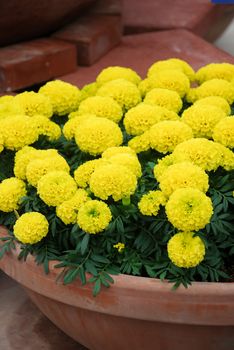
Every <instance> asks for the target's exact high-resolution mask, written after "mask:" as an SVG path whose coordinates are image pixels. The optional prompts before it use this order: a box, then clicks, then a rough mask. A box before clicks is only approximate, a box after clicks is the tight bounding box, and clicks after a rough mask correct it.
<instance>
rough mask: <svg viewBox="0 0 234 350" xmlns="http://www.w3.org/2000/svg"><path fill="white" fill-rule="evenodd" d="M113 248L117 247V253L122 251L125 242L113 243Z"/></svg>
mask: <svg viewBox="0 0 234 350" xmlns="http://www.w3.org/2000/svg"><path fill="white" fill-rule="evenodd" d="M113 248H115V249H117V250H118V252H119V253H123V251H124V249H125V244H124V243H121V242H119V243H117V244H114V245H113Z"/></svg>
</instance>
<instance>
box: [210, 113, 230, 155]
mask: <svg viewBox="0 0 234 350" xmlns="http://www.w3.org/2000/svg"><path fill="white" fill-rule="evenodd" d="M213 139H214V141H216V142H219V143H221V144H222V145H224V146H226V147H229V148H234V118H233V117H226V118H223V119H222V120H220V122H219V123H217V124H216V125H215V127H214V130H213Z"/></svg>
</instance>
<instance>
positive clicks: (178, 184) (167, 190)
mask: <svg viewBox="0 0 234 350" xmlns="http://www.w3.org/2000/svg"><path fill="white" fill-rule="evenodd" d="M159 187H160V189H161V190H162V192H163V193H164V194H165V195H166V196H168V197H169V196H170V195H171V194H172V193H173V192H174V191H175V190H177V189H178V188H185V187H192V188H197V189H199V190H200V191H202V192H206V191H207V190H208V188H209V177H208V175H207V174H206V173H205V171H204V170H203V169H202V168H200V167H199V166H197V165H194V164H193V163H190V162H184V163H177V164H174V165H170V166H169V167H168V168H167V169H166V170H165V171H164V172H163V175H162V177H161V179H160V185H159Z"/></svg>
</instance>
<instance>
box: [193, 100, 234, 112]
mask: <svg viewBox="0 0 234 350" xmlns="http://www.w3.org/2000/svg"><path fill="white" fill-rule="evenodd" d="M200 105H211V106H215V107H218V108H220V109H222V111H223V112H224V113H225V114H226V115H229V114H231V108H230V106H229V104H228V102H227V101H226V100H225V99H224V98H223V97H220V96H208V97H204V98H201V99H200V100H197V101H196V102H195V103H194V106H200Z"/></svg>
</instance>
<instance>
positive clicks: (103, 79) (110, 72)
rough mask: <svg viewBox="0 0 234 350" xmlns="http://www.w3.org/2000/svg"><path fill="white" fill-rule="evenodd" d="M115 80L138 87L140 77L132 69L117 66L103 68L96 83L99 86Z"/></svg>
mask: <svg viewBox="0 0 234 350" xmlns="http://www.w3.org/2000/svg"><path fill="white" fill-rule="evenodd" d="M116 79H125V80H128V81H130V82H131V83H133V84H135V85H138V84H139V83H140V81H141V78H140V76H139V75H138V74H137V73H136V72H135V71H134V70H133V69H131V68H126V67H119V66H113V67H107V68H104V69H103V70H102V71H101V73H99V74H98V76H97V79H96V81H97V83H98V84H99V85H103V84H105V83H107V82H108V81H112V80H116Z"/></svg>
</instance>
